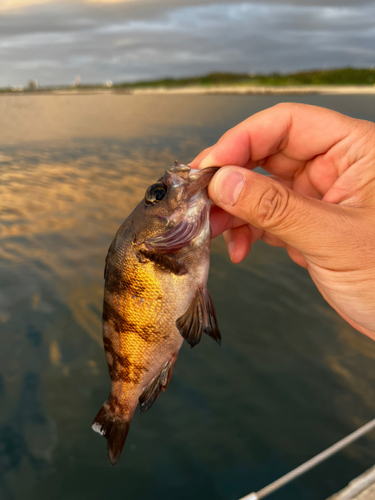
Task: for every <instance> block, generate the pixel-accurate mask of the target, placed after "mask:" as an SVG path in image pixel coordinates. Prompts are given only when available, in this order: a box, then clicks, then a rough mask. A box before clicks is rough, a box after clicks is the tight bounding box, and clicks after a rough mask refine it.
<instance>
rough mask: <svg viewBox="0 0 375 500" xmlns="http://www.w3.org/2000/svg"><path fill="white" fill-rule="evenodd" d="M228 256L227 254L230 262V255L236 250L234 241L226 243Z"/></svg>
mask: <svg viewBox="0 0 375 500" xmlns="http://www.w3.org/2000/svg"><path fill="white" fill-rule="evenodd" d="M227 248H228V254H229V257H230V260H232V255H233V254H234V251H235V249H236V244H235V243H234V241H230V242H229V243H228V246H227Z"/></svg>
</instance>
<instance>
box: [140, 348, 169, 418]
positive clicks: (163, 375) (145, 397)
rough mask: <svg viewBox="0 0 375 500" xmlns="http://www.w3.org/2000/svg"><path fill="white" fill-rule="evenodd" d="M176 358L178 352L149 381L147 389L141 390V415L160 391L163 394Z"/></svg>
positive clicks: (153, 401)
mask: <svg viewBox="0 0 375 500" xmlns="http://www.w3.org/2000/svg"><path fill="white" fill-rule="evenodd" d="M177 356H178V352H176V353H175V354H174V355H173V356H172V358H171V359H170V360H169V361H168V363H167V364H166V365H165V367H164V368H163V369H162V370H161V372H160V373H159V374H158V375H156V377H154V378H153V379H152V380H151V382H150V383H149V384H148V386H147V387H145V388H144V389H143V392H142V394H141V395H140V397H139V411H140V412H141V413H142V412H144V411H146V410H148V409H149V408H151V406H152V405H153V404H154V403H155V401H156V400H157V398H158V396H159V394H160V393H161V391H163V392H164V391H165V389H166V388H167V387H168V384H169V381H170V379H171V376H172V372H173V368H174V366H175V364H176V361H177Z"/></svg>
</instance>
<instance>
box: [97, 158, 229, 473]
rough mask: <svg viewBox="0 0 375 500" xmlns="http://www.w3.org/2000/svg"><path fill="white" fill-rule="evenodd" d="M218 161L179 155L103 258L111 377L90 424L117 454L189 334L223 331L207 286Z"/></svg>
mask: <svg viewBox="0 0 375 500" xmlns="http://www.w3.org/2000/svg"><path fill="white" fill-rule="evenodd" d="M217 170H218V168H217V167H210V168H206V169H203V170H196V169H192V168H190V166H188V165H184V164H181V163H179V162H178V161H177V160H176V161H175V163H174V165H173V167H172V168H170V169H169V170H167V171H166V172H165V174H164V175H163V177H161V178H160V179H159V180H158V181H157V182H156V183H155V184H152V185H151V186H150V187H149V188H148V189H147V191H146V194H145V198H144V199H143V200H142V201H141V202H140V203H139V204H138V205H137V207H136V208H135V209H134V211H133V212H132V213H131V214H130V215H129V216H128V218H127V219H126V220H125V221H124V222H123V224H122V225H121V226H120V228H119V229H118V231H117V233H116V236H115V238H114V240H113V241H112V243H111V245H110V247H109V250H108V254H107V257H106V264H105V271H104V277H105V287H104V305H103V344H104V350H105V354H106V358H107V364H108V369H109V374H110V378H111V391H110V395H109V397H108V399H107V400H106V402H105V403H104V404H103V406H102V407H101V409H100V411H99V413H98V414H97V416H96V417H95V419H94V421H93V424H92V428H93V430H95V431H96V432H99V433H100V434H102V435H104V436H105V437H106V438H107V449H108V458H109V461H110V463H111V464H112V465H114V464H115V463H116V462H117V461H118V459H119V458H120V455H121V452H122V449H123V447H124V443H125V440H126V437H127V434H128V432H129V427H130V424H131V421H132V418H133V414H134V412H135V409H136V407H137V406H138V405H139V408H140V412H144V411H146V410H148V409H149V408H150V407H151V406H152V405H153V404H154V402H155V401H156V399H157V398H158V396H159V395H160V393H161V392H163V391H165V390H166V388H167V386H168V384H169V381H170V379H171V376H172V372H173V369H174V366H175V364H176V361H177V356H178V353H179V350H180V348H181V345H182V344H183V342H184V340H185V341H186V342H187V343H188V344H190V346H191V347H194V346H195V345H197V344H198V343H199V342H200V340H201V337H202V335H203V333H205V334H207V335H209V336H210V337H212V338H213V339H214V340H215V341H216V342H217V343H218V344H219V345H220V344H221V334H220V331H219V327H218V322H217V316H216V312H215V307H214V305H213V302H212V299H211V296H210V294H209V292H208V290H207V278H208V271H209V262H210V241H211V228H210V222H209V213H210V207H211V202H210V200H209V198H208V194H207V186H208V183H209V182H210V180H211V178H212V177H213V175H214V174H215V173H216V172H217Z"/></svg>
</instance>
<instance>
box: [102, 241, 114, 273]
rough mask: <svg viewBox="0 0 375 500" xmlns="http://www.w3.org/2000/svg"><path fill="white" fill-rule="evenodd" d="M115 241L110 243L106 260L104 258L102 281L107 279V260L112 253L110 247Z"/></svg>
mask: <svg viewBox="0 0 375 500" xmlns="http://www.w3.org/2000/svg"><path fill="white" fill-rule="evenodd" d="M114 242H115V240H113V241H112V243H111V244H110V245H109V248H108V252H107V255H106V258H105V265H104V279H106V278H107V267H108V258H109V254H110V253H111V251H112V246H113V244H114Z"/></svg>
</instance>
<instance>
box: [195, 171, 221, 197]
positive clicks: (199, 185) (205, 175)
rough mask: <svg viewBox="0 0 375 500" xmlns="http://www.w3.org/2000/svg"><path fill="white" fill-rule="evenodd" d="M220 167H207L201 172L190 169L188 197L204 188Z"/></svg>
mask: <svg viewBox="0 0 375 500" xmlns="http://www.w3.org/2000/svg"><path fill="white" fill-rule="evenodd" d="M219 168H220V167H208V168H204V169H202V170H196V169H193V168H192V169H191V170H190V172H189V181H190V183H189V186H188V187H187V192H188V195H189V196H194V195H196V194H197V193H199V192H200V191H202V189H204V188H206V187H207V186H208V184H209V182H210V180H211V179H212V177H213V176H214V175H215V174H216V172H217V171H218V170H219Z"/></svg>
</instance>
